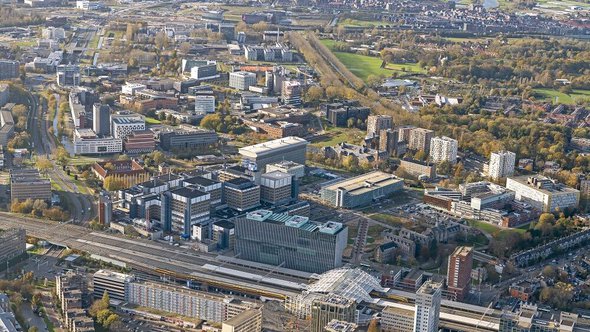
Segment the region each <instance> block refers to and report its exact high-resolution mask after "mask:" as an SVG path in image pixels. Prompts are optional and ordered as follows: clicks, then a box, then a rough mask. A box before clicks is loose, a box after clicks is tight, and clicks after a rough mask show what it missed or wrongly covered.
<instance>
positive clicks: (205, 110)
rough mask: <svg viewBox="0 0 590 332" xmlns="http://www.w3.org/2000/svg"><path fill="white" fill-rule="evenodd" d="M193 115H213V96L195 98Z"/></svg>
mask: <svg viewBox="0 0 590 332" xmlns="http://www.w3.org/2000/svg"><path fill="white" fill-rule="evenodd" d="M195 113H196V114H197V115H207V114H212V113H215V96H202V95H199V96H196V97H195Z"/></svg>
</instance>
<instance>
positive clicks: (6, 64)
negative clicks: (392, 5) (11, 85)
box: [0, 60, 20, 80]
mask: <svg viewBox="0 0 590 332" xmlns="http://www.w3.org/2000/svg"><path fill="white" fill-rule="evenodd" d="M19 66H20V64H19V62H18V61H13V60H0V80H9V79H12V78H18V77H19V74H20V72H19Z"/></svg>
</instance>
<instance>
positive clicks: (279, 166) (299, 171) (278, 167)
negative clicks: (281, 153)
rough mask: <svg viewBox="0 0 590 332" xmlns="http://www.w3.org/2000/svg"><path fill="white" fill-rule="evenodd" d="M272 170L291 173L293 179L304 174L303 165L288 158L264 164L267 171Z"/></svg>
mask: <svg viewBox="0 0 590 332" xmlns="http://www.w3.org/2000/svg"><path fill="white" fill-rule="evenodd" d="M274 171H279V172H283V173H288V174H291V175H293V176H294V177H295V179H297V180H299V179H301V178H302V177H304V176H305V165H302V164H298V163H296V162H293V161H288V160H283V161H279V162H277V163H272V164H268V165H266V172H267V173H270V172H274Z"/></svg>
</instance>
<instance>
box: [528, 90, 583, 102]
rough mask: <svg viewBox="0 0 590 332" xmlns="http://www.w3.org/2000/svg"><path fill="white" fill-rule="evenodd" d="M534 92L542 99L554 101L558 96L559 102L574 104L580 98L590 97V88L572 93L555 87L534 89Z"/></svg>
mask: <svg viewBox="0 0 590 332" xmlns="http://www.w3.org/2000/svg"><path fill="white" fill-rule="evenodd" d="M534 92H535V94H536V95H537V96H538V97H540V99H548V100H549V99H550V100H551V101H553V102H554V103H555V97H557V103H561V104H574V103H575V102H576V100H578V99H590V90H574V92H573V93H572V94H570V95H566V94H565V93H562V92H559V91H557V90H553V89H534Z"/></svg>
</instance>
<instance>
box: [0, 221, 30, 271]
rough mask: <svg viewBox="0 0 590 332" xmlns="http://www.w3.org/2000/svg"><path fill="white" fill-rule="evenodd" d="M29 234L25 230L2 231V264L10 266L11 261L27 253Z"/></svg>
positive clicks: (0, 237)
mask: <svg viewBox="0 0 590 332" xmlns="http://www.w3.org/2000/svg"><path fill="white" fill-rule="evenodd" d="M26 244H27V234H26V232H25V230H24V229H23V228H11V229H7V230H4V231H0V264H2V263H4V266H7V265H8V262H9V261H10V260H11V259H14V258H16V257H19V256H20V255H22V254H24V253H25V252H26Z"/></svg>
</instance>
